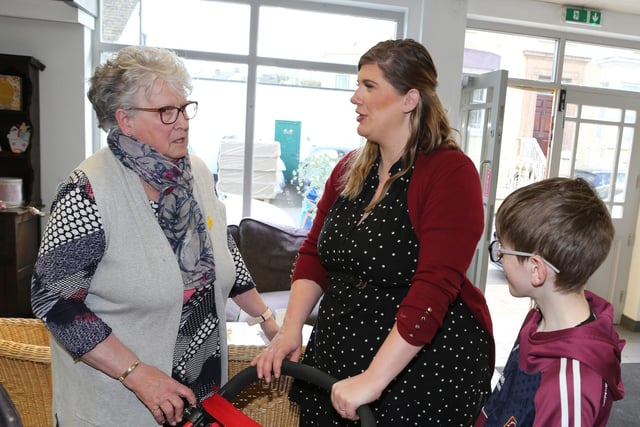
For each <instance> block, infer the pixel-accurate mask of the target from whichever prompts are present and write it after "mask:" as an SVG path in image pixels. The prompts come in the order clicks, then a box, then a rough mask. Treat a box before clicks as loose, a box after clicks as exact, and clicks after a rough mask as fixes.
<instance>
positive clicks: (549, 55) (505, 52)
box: [463, 30, 557, 82]
mask: <svg viewBox="0 0 640 427" xmlns="http://www.w3.org/2000/svg"><path fill="white" fill-rule="evenodd" d="M556 45H557V41H556V40H555V39H549V38H542V37H532V36H522V35H516V34H508V33H496V32H491V31H479V30H467V32H466V36H465V45H464V47H465V49H464V63H463V71H464V72H465V73H469V74H483V73H486V72H488V71H495V70H508V71H509V78H517V79H528V80H536V81H543V82H550V81H553V79H554V74H553V73H554V66H553V62H554V60H555V56H556Z"/></svg>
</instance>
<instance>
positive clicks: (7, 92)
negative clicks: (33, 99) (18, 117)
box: [0, 74, 22, 111]
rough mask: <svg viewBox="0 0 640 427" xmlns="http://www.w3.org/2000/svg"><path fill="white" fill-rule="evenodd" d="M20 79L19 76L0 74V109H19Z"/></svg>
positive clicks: (20, 97)
mask: <svg viewBox="0 0 640 427" xmlns="http://www.w3.org/2000/svg"><path fill="white" fill-rule="evenodd" d="M21 108H22V80H21V79H20V76H12V75H9V74H0V110H9V111H20V109H21Z"/></svg>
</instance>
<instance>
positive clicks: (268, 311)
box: [247, 307, 273, 326]
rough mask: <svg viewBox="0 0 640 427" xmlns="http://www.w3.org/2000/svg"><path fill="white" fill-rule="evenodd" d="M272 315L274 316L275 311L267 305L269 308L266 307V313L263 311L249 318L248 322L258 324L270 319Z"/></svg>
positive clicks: (251, 324)
mask: <svg viewBox="0 0 640 427" xmlns="http://www.w3.org/2000/svg"><path fill="white" fill-rule="evenodd" d="M271 316H273V313H272V312H271V309H270V308H269V307H267V309H266V311H265V312H264V313H262V314H261V315H259V316H256V317H254V318H253V319H251V320H249V321H248V322H247V323H248V324H249V326H253V325H258V324H260V323H264V322H265V321H266V320H268V319H270V318H271Z"/></svg>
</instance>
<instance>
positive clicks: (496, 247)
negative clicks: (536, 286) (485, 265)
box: [489, 240, 560, 274]
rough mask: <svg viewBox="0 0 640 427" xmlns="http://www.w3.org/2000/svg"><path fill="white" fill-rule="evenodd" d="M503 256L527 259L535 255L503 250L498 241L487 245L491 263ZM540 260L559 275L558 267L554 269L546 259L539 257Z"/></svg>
mask: <svg viewBox="0 0 640 427" xmlns="http://www.w3.org/2000/svg"><path fill="white" fill-rule="evenodd" d="M505 254H506V255H518V256H527V257H532V256H535V255H536V254H532V253H530V252H520V251H511V250H509V249H503V248H502V245H501V244H500V242H499V241H498V240H494V241H493V242H491V244H490V245H489V258H491V261H493V262H498V261H500V260H501V259H502V255H505ZM538 256H539V255H538ZM540 258H541V259H542V261H544V263H545V264H547V265H548V266H549V267H550V268H551V269H552V270H553V271H555V272H556V274H558V273H560V270H558V267H556V266H555V265H553V264H551V263H550V262H549V261H547V260H546V259H544V258H542V257H540Z"/></svg>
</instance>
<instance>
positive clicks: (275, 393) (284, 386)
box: [229, 345, 300, 427]
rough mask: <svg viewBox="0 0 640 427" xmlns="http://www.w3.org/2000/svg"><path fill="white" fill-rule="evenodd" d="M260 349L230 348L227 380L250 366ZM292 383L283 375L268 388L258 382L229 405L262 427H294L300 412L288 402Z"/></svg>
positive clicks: (230, 346)
mask: <svg viewBox="0 0 640 427" xmlns="http://www.w3.org/2000/svg"><path fill="white" fill-rule="evenodd" d="M263 349H264V347H263V346H254V345H229V378H232V377H234V376H235V375H236V374H238V373H239V372H240V371H242V370H243V369H244V368H246V367H247V366H249V363H250V362H251V360H253V358H254V357H255V356H257V355H258V353H260V352H261V351H262V350H263ZM292 383H293V378H292V377H289V376H285V375H282V376H281V377H280V378H272V379H271V383H270V384H267V383H265V382H264V381H258V382H255V383H253V384H251V385H250V386H249V387H247V388H245V389H244V390H242V392H240V394H238V396H236V397H235V398H234V399H233V401H232V403H233V404H234V405H235V406H236V407H237V408H239V409H240V410H242V412H243V413H244V414H245V415H247V416H249V417H250V418H252V419H253V420H255V421H256V422H257V423H259V424H260V425H261V426H263V427H297V426H298V419H299V417H300V408H299V407H298V405H296V404H295V403H292V402H290V401H289V398H288V394H289V388H290V387H291V384H292Z"/></svg>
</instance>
